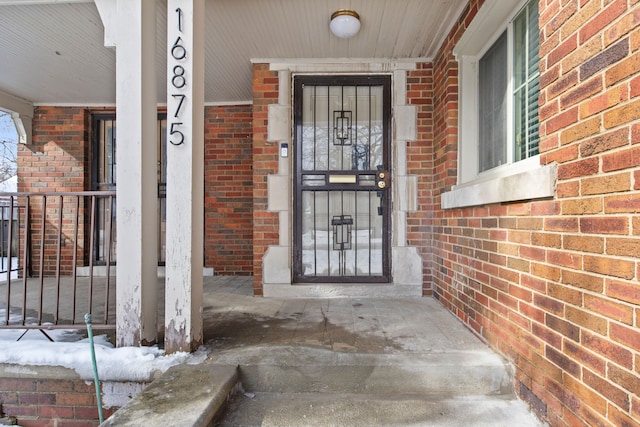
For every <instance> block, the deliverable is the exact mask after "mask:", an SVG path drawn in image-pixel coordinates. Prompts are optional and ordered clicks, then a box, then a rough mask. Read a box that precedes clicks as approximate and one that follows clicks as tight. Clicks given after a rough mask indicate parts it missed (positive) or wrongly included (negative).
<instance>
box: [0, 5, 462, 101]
mask: <svg viewBox="0 0 640 427" xmlns="http://www.w3.org/2000/svg"><path fill="white" fill-rule="evenodd" d="M158 3H159V6H158V12H157V23H158V28H157V35H158V51H157V52H156V63H157V68H158V76H159V77H161V78H159V79H158V100H159V102H164V101H165V98H166V84H165V82H164V79H163V78H162V76H165V75H166V43H167V41H166V14H167V10H166V0H158ZM466 4H467V0H349V1H348V2H346V4H345V2H344V1H342V0H295V1H293V0H268V1H267V0H207V2H206V16H205V32H206V35H205V37H206V40H205V55H206V58H205V102H207V103H232V102H238V101H248V100H250V99H251V98H252V92H251V70H252V66H251V58H294V59H295V58H318V59H325V58H342V59H347V60H348V59H350V58H372V59H374V60H375V59H381V58H384V59H392V60H396V61H401V60H420V59H424V58H431V57H434V56H435V54H436V53H437V50H438V48H439V47H440V45H441V44H442V41H443V40H444V38H445V37H446V35H447V34H448V32H449V31H450V29H451V28H452V26H453V24H454V23H455V21H456V19H457V18H458V16H459V15H460V13H461V11H462V9H463V8H464V7H465V6H466ZM344 7H349V8H351V9H354V10H356V11H357V12H358V13H359V14H360V20H361V24H362V26H361V30H360V32H359V33H358V35H356V36H355V37H353V38H351V39H348V40H343V39H339V38H337V37H335V36H333V35H332V34H331V32H330V31H329V20H330V17H331V14H332V13H333V12H334V11H335V10H337V9H340V8H344ZM104 36H105V35H104V27H103V23H102V20H101V17H100V14H99V13H98V9H97V7H96V5H95V4H94V2H93V1H88V0H59V1H56V0H24V1H17V0H10V1H9V0H0V91H4V92H6V93H11V94H13V95H15V96H17V97H20V98H23V99H26V100H28V101H31V102H34V103H36V104H56V105H60V104H80V105H100V104H113V103H114V102H115V52H114V51H113V48H109V47H105V46H104V43H105V37H104Z"/></svg>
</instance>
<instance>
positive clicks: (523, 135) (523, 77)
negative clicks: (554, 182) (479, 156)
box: [513, 1, 540, 161]
mask: <svg viewBox="0 0 640 427" xmlns="http://www.w3.org/2000/svg"><path fill="white" fill-rule="evenodd" d="M537 28H538V2H537V1H533V2H529V4H528V5H527V6H526V7H525V8H524V9H523V11H522V12H520V14H519V15H518V16H517V17H516V19H515V21H514V24H513V37H514V45H513V50H514V52H513V55H514V76H513V77H514V144H515V147H514V156H515V161H518V160H523V159H526V158H528V157H531V156H535V155H537V154H538V141H539V139H540V136H539V133H538V96H539V94H540V85H539V79H540V71H539V69H538V65H539V63H540V58H539V47H540V38H539V35H538V31H537Z"/></svg>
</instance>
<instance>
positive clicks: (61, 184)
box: [18, 107, 90, 191]
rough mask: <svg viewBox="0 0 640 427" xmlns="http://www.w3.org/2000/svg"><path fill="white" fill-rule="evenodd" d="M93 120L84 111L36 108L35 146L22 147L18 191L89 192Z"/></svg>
mask: <svg viewBox="0 0 640 427" xmlns="http://www.w3.org/2000/svg"><path fill="white" fill-rule="evenodd" d="M89 119H90V115H89V112H88V110H86V109H84V108H81V107H36V109H35V112H34V117H33V143H31V144H28V145H24V144H18V168H19V169H20V174H19V180H18V191H83V190H87V189H88V188H89V185H90V183H89V167H88V166H89V165H88V162H89Z"/></svg>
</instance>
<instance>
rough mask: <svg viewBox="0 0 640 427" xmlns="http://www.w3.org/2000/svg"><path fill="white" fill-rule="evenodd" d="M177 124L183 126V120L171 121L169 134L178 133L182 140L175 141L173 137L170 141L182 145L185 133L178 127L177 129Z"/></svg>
mask: <svg viewBox="0 0 640 427" xmlns="http://www.w3.org/2000/svg"><path fill="white" fill-rule="evenodd" d="M176 126H182V122H176V123H171V129H170V130H169V134H171V136H174V135H176V134H177V135H179V136H180V141H177V142H174V141H173V140H172V139H171V138H169V142H170V143H172V144H173V145H182V144H183V143H184V134H183V133H182V132H180V131H179V130H178V129H176Z"/></svg>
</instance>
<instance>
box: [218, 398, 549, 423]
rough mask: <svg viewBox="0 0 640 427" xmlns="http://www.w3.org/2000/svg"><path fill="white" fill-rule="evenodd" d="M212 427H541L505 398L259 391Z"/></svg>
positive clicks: (523, 407) (233, 401)
mask: <svg viewBox="0 0 640 427" xmlns="http://www.w3.org/2000/svg"><path fill="white" fill-rule="evenodd" d="M213 426H215V427H238V426H244V427H248V426H264V427H268V426H280V427H286V426H309V427H312V426H323V427H325V426H341V427H351V426H438V427H454V426H455V427H461V426H474V427H484V426H486V427H513V426H518V427H540V426H541V424H540V423H539V422H538V420H537V419H536V418H535V417H534V416H533V415H532V414H531V413H529V412H528V410H527V407H526V405H525V404H524V403H523V402H521V401H518V400H515V399H513V398H506V397H505V396H493V397H487V396H463V397H442V396H436V395H430V396H428V397H424V396H422V397H421V396H418V395H391V396H386V397H385V396H380V395H369V394H344V393H338V394H334V393H263V392H259V393H255V394H249V393H247V394H237V395H235V396H234V397H233V398H232V399H231V400H230V402H229V403H228V406H227V411H226V412H225V413H224V414H223V416H222V417H221V418H219V419H218V420H217V421H216V422H214V423H212V424H211V427H213Z"/></svg>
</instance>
